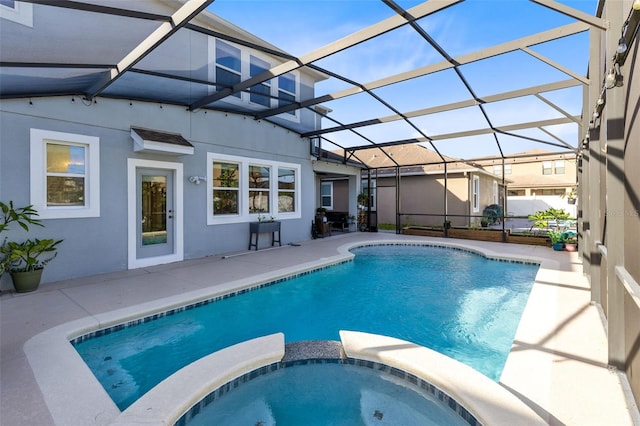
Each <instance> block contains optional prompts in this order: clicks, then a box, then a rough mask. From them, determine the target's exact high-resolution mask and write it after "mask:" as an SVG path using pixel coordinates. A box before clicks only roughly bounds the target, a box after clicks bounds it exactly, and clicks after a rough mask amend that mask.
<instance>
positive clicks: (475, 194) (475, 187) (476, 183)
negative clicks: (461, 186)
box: [472, 176, 480, 213]
mask: <svg viewBox="0 0 640 426" xmlns="http://www.w3.org/2000/svg"><path fill="white" fill-rule="evenodd" d="M472 203H473V211H474V213H475V212H479V211H480V177H479V176H473V179H472Z"/></svg>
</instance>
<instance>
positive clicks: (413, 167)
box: [336, 144, 493, 176]
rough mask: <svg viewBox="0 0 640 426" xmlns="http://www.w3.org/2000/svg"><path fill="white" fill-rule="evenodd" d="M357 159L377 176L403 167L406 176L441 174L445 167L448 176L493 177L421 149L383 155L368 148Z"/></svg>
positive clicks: (390, 149)
mask: <svg viewBox="0 0 640 426" xmlns="http://www.w3.org/2000/svg"><path fill="white" fill-rule="evenodd" d="M343 152H344V151H336V155H338V156H339V157H342V153H343ZM358 158H362V159H363V160H364V163H365V164H367V166H368V167H370V168H376V169H378V170H377V173H378V174H395V167H396V165H402V166H401V173H402V174H403V175H424V174H442V173H444V170H445V165H444V164H445V163H446V169H447V173H448V174H452V173H464V172H474V173H480V174H490V175H492V174H491V173H488V172H486V171H485V170H484V169H483V168H482V167H480V166H478V165H476V164H474V163H472V162H468V161H465V160H462V159H459V158H451V157H447V156H443V158H441V157H440V156H439V155H438V153H436V152H434V151H432V150H430V149H428V148H426V147H424V146H422V145H411V144H407V145H396V146H390V147H387V148H385V150H384V152H381V151H380V150H379V149H378V148H369V149H366V150H361V151H359V155H358ZM492 176H493V175H492Z"/></svg>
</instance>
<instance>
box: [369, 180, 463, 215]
mask: <svg viewBox="0 0 640 426" xmlns="http://www.w3.org/2000/svg"><path fill="white" fill-rule="evenodd" d="M468 180H469V179H468V178H467V177H464V176H462V175H453V176H450V177H449V178H448V182H447V189H448V190H449V194H448V198H447V202H448V213H449V214H451V215H463V216H466V215H468V214H469V205H468V202H467V193H468V190H469V184H468ZM376 193H377V203H376V209H377V214H378V223H379V224H395V223H396V188H395V178H378V181H377V190H376ZM400 211H401V213H402V218H401V223H402V224H403V225H421V226H441V225H442V223H443V221H444V218H443V216H442V215H443V212H444V179H443V178H439V177H437V176H434V175H415V176H402V177H401V180H400ZM450 220H451V222H452V224H454V225H465V224H466V223H467V219H466V218H461V217H451V218H450Z"/></svg>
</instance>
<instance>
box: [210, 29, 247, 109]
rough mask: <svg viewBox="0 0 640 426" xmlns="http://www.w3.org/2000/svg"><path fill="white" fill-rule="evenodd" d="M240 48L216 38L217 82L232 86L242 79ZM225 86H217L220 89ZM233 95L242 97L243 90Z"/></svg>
mask: <svg viewBox="0 0 640 426" xmlns="http://www.w3.org/2000/svg"><path fill="white" fill-rule="evenodd" d="M240 53H241V52H240V49H238V48H237V47H233V46H231V45H230V44H228V43H225V42H223V41H220V40H216V83H218V84H221V85H222V86H224V87H231V86H233V85H235V84H238V83H240V81H241V80H242V59H241V54H240ZM224 87H217V88H216V90H218V91H220V90H222V89H223V88H224ZM232 96H235V97H236V98H241V92H237V93H234V94H233V95H232Z"/></svg>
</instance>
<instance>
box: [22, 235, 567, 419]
mask: <svg viewBox="0 0 640 426" xmlns="http://www.w3.org/2000/svg"><path fill="white" fill-rule="evenodd" d="M372 245H421V246H436V247H444V248H454V249H459V250H464V251H469V252H475V253H478V254H480V255H482V256H485V257H487V258H490V259H495V260H505V261H517V262H525V263H536V264H539V265H540V270H539V272H538V273H540V271H542V270H543V267H544V269H547V268H549V269H552V270H553V269H554V268H555V269H557V268H558V267H559V262H557V261H555V260H551V259H546V258H539V257H536V256H523V255H517V254H513V255H508V256H507V255H503V254H501V253H497V252H494V251H493V250H490V249H488V248H486V247H470V246H468V245H465V244H464V243H459V242H451V243H450V242H448V241H447V242H444V241H442V242H440V241H433V240H422V239H420V240H405V239H379V240H378V239H375V240H363V241H353V242H349V243H346V244H342V245H340V246H338V247H337V252H338V254H337V255H334V256H328V257H324V258H320V259H317V260H315V261H312V262H306V263H302V264H299V265H295V266H291V267H285V268H281V269H278V270H276V271H272V272H267V273H262V274H259V275H255V276H253V277H250V278H243V279H240V280H236V281H231V282H228V283H226V284H224V285H220V286H217V287H215V288H203V289H200V290H194V291H190V292H187V293H184V294H180V295H174V296H170V297H166V298H162V299H158V300H155V301H151V302H147V303H143V304H139V305H135V306H130V307H127V308H123V309H118V310H114V311H110V312H106V313H103V314H98V315H94V316H90V317H85V318H83V319H79V320H75V321H71V322H68V323H65V324H62V325H60V326H57V327H54V328H51V329H49V330H46V331H44V332H42V333H40V334H38V335H36V336H34V337H32V338H31V339H29V340H28V341H27V342H26V343H25V345H24V351H25V354H26V356H27V359H28V361H29V364H30V365H31V368H32V370H33V372H34V376H35V378H36V381H37V383H38V385H39V387H40V389H41V391H42V394H43V396H44V399H45V402H46V404H47V407H48V409H49V412H50V414H51V416H52V418H53V419H54V422H55V423H56V424H83V425H87V426H89V425H105V424H110V423H111V422H113V421H114V420H115V419H116V418H117V417H118V416H119V415H120V414H121V412H120V410H119V409H118V408H117V406H116V405H115V403H114V402H113V400H112V399H111V398H110V397H109V395H108V394H107V393H106V391H105V390H104V388H103V387H102V385H100V383H99V382H98V381H97V380H96V378H95V376H94V375H93V373H92V372H91V370H90V369H89V367H88V366H87V365H86V364H85V363H84V361H83V360H82V358H81V357H80V355H79V354H78V353H77V352H76V351H75V349H74V348H73V346H72V345H71V343H70V341H71V340H73V339H75V338H77V337H79V336H81V335H83V334H86V333H91V332H93V331H96V330H99V329H103V328H107V327H111V326H115V325H118V324H122V323H126V322H127V321H135V320H138V319H139V318H141V317H146V316H151V315H154V314H157V313H160V312H163V311H166V310H170V309H174V308H179V307H182V306H184V305H189V304H194V303H198V302H202V301H203V300H207V299H212V298H215V297H218V296H222V295H224V294H226V293H229V292H234V291H235V292H238V291H242V290H244V289H248V288H253V287H256V286H259V285H262V284H266V283H269V282H271V281H275V280H279V279H284V278H288V277H290V276H291V275H297V274H301V273H305V272H309V271H313V270H316V269H320V268H324V267H327V266H330V265H334V264H337V263H341V262H345V261H349V260H351V259H353V257H354V254H353V253H351V252H350V251H349V250H351V249H354V248H357V247H364V246H372ZM537 280H538V277H537V275H536V281H537ZM534 286H535V283H534ZM507 364H508V361H507ZM52 365H55V366H56V368H55V369H52V368H51V366H52ZM505 368H506V366H505ZM67 377H74V378H75V380H72V381H71V380H67ZM460 402H461V403H462V404H463V405H465V406H466V403H467V401H460Z"/></svg>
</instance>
